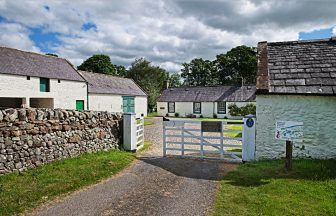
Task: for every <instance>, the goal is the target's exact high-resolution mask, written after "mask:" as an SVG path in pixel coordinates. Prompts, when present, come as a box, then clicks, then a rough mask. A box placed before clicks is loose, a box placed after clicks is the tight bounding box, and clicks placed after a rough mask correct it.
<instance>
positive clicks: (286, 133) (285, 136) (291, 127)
mask: <svg viewBox="0 0 336 216" xmlns="http://www.w3.org/2000/svg"><path fill="white" fill-rule="evenodd" d="M275 139H279V140H298V139H303V122H294V121H277V122H276V129H275Z"/></svg>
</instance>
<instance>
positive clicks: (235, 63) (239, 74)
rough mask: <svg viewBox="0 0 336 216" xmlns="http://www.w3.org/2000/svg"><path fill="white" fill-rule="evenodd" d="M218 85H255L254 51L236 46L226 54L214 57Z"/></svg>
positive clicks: (246, 47) (255, 65) (255, 66)
mask: <svg viewBox="0 0 336 216" xmlns="http://www.w3.org/2000/svg"><path fill="white" fill-rule="evenodd" d="M215 64H216V67H217V70H218V80H219V84H240V83H241V82H242V79H243V80H244V83H248V84H255V82H256V74H257V56H256V49H255V48H253V47H248V46H245V45H242V46H237V47H235V48H233V49H231V50H230V51H228V52H227V53H226V54H220V55H217V56H216V60H215Z"/></svg>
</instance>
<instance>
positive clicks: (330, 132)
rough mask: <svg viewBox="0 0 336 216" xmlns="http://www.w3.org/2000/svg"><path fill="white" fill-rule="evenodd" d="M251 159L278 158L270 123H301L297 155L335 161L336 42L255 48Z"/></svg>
mask: <svg viewBox="0 0 336 216" xmlns="http://www.w3.org/2000/svg"><path fill="white" fill-rule="evenodd" d="M256 94H257V95H256V101H257V124H256V130H257V137H256V158H258V159H264V158H280V157H283V156H284V155H285V143H284V142H285V141H283V140H276V139H275V124H276V121H280V120H281V121H297V122H303V124H304V129H303V136H304V138H303V140H297V141H294V143H293V144H294V150H293V154H294V156H297V157H309V158H321V159H326V158H336V124H335V123H336V115H335V113H336V39H335V38H331V39H323V40H312V41H290V42H276V43H267V42H260V43H259V44H258V74H257V92H256Z"/></svg>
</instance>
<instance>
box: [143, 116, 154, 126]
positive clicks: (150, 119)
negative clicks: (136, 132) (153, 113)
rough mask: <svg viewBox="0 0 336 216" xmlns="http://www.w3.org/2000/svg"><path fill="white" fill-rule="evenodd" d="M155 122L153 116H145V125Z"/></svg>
mask: <svg viewBox="0 0 336 216" xmlns="http://www.w3.org/2000/svg"><path fill="white" fill-rule="evenodd" d="M153 124H154V122H153V119H152V118H148V117H145V121H144V125H145V126H147V125H153Z"/></svg>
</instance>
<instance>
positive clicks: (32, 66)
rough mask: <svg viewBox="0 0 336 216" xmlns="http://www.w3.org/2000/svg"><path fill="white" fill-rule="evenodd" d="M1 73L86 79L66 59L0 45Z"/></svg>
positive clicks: (74, 79) (77, 79) (75, 79)
mask: <svg viewBox="0 0 336 216" xmlns="http://www.w3.org/2000/svg"><path fill="white" fill-rule="evenodd" d="M0 74H13V75H21V76H32V77H44V78H51V79H63V80H73V81H82V82H84V81H85V80H84V79H83V78H82V77H81V76H80V75H79V74H78V73H77V71H76V70H75V69H74V68H73V66H72V65H71V64H70V63H69V62H68V61H67V60H65V59H62V58H57V57H53V56H47V55H42V54H38V53H32V52H25V51H21V50H17V49H12V48H7V47H0Z"/></svg>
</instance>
